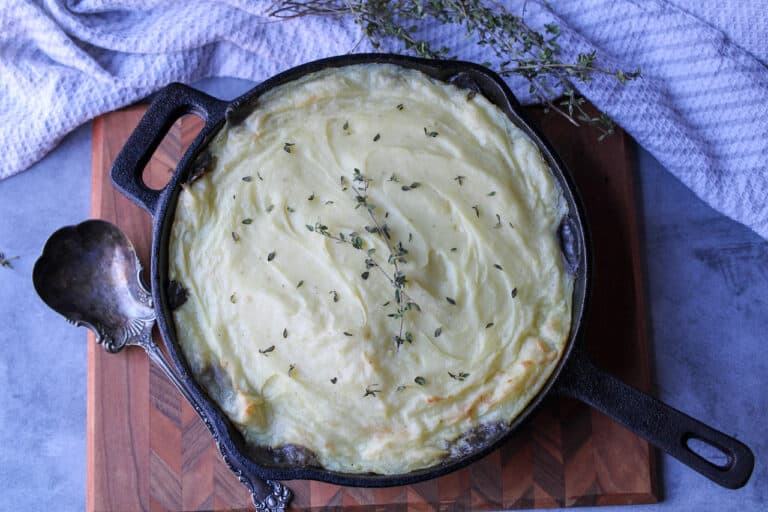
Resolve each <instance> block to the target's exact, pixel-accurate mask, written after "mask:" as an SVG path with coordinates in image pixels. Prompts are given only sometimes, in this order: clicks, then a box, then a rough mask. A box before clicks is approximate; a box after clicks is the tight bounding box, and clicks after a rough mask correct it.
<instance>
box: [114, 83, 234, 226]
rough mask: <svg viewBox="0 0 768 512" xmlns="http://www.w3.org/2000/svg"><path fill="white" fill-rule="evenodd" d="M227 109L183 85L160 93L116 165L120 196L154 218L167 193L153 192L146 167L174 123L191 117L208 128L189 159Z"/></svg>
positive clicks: (195, 142) (193, 145) (126, 144)
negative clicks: (199, 119)
mask: <svg viewBox="0 0 768 512" xmlns="http://www.w3.org/2000/svg"><path fill="white" fill-rule="evenodd" d="M227 105H228V103H227V102H226V101H222V100H220V99H217V98H214V97H213V96H209V95H207V94H205V93H203V92H200V91H198V90H197V89H193V88H192V87H188V86H186V85H184V84H180V83H172V84H170V85H168V86H167V87H165V88H163V89H162V90H160V92H159V93H158V94H157V96H156V97H155V99H154V100H153V101H152V104H151V105H150V106H149V108H148V109H147V111H146V112H145V113H144V116H143V117H142V118H141V121H139V124H138V125H137V126H136V128H135V129H134V130H133V133H131V136H130V137H129V138H128V141H127V142H126V143H125V146H123V149H122V150H121V151H120V154H118V155H117V158H116V159H115V163H114V164H112V170H111V176H112V183H113V184H114V185H115V187H116V188H117V189H118V190H119V191H120V192H122V193H123V194H125V195H126V196H128V197H129V198H130V199H131V200H132V201H133V202H135V203H136V204H138V205H139V206H141V207H142V208H144V209H145V210H146V211H147V212H149V214H150V215H153V216H154V213H155V209H156V208H157V202H158V200H159V199H160V195H161V193H162V192H163V190H164V189H161V190H153V189H151V188H149V187H148V186H147V184H146V183H144V180H143V179H142V173H143V172H144V167H145V166H146V165H147V162H149V159H150V157H151V156H152V153H154V152H155V149H157V146H158V145H160V141H162V140H163V137H165V135H166V133H168V130H170V128H171V126H173V123H175V122H176V120H177V119H179V118H180V117H181V116H183V115H185V114H190V113H191V114H195V115H197V116H199V117H201V118H202V119H203V120H204V121H205V126H204V127H203V129H202V130H201V131H200V133H199V134H198V135H197V137H196V138H195V140H194V142H192V144H191V145H190V149H189V150H187V154H186V155H185V156H184V158H187V157H188V156H189V153H190V150H192V149H194V148H195V147H197V145H198V144H199V143H200V142H201V141H202V140H203V139H204V138H205V137H206V136H207V135H208V134H209V133H210V131H211V129H212V128H214V127H215V126H216V124H218V122H219V121H221V119H222V118H223V117H224V112H225V110H226V107H227ZM183 160H184V159H182V161H183Z"/></svg>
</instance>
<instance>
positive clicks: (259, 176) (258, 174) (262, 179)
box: [256, 172, 264, 181]
mask: <svg viewBox="0 0 768 512" xmlns="http://www.w3.org/2000/svg"><path fill="white" fill-rule="evenodd" d="M256 177H257V178H259V181H264V178H262V177H261V173H260V172H257V173H256Z"/></svg>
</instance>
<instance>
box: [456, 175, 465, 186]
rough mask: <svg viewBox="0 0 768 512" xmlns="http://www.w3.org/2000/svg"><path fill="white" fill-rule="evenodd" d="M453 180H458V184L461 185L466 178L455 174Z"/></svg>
mask: <svg viewBox="0 0 768 512" xmlns="http://www.w3.org/2000/svg"><path fill="white" fill-rule="evenodd" d="M453 179H454V181H456V182H458V184H459V186H462V185H463V184H464V180H465V179H467V177H466V176H456V177H455V178H453Z"/></svg>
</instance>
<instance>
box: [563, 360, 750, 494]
mask: <svg viewBox="0 0 768 512" xmlns="http://www.w3.org/2000/svg"><path fill="white" fill-rule="evenodd" d="M557 390H558V391H559V392H560V393H562V394H564V395H567V396H570V397H572V398H576V399H578V400H580V401H582V402H585V403H587V404H589V405H591V406H592V407H594V408H595V409H597V410H598V411H601V412H603V413H605V414H607V415H608V416H610V417H611V418H613V419H615V420H616V421H618V422H619V423H621V424H622V425H624V426H625V427H627V428H628V429H629V430H631V431H633V432H635V433H636V434H638V435H640V436H642V437H644V438H645V439H646V440H648V441H649V442H650V443H651V444H653V445H655V446H656V447H658V448H661V449H662V450H664V451H665V452H667V453H668V454H670V455H671V456H673V457H675V458H676V459H678V460H679V461H680V462H682V463H683V464H686V465H688V466H690V467H691V468H693V469H694V470H696V471H698V472H699V473H701V474H702V475H704V476H705V477H707V478H709V479H710V480H712V481H713V482H715V483H717V484H719V485H722V486H723V487H727V488H729V489H738V488H740V487H742V486H744V484H746V483H747V481H748V480H749V477H750V475H751V474H752V469H753V468H754V464H755V458H754V455H753V454H752V451H751V450H750V449H749V448H748V447H747V446H746V445H745V444H744V443H742V442H740V441H738V440H736V439H734V438H733V437H730V436H728V435H726V434H724V433H722V432H720V431H718V430H715V429H713V428H711V427H709V426H707V425H705V424H703V423H701V422H700V421H698V420H696V419H694V418H691V417H690V416H688V415H687V414H685V413H683V412H680V411H678V410H677V409H675V408H673V407H670V406H668V405H666V404H664V403H662V402H660V401H659V400H657V399H655V398H653V397H652V396H650V395H648V394H646V393H644V392H642V391H640V390H638V389H635V388H633V387H631V386H629V385H627V384H625V383H623V382H621V381H620V380H619V379H617V378H615V377H613V376H612V375H610V374H608V373H606V372H604V371H603V370H600V369H599V368H597V367H596V366H595V365H594V364H593V363H592V361H591V360H590V359H589V357H588V356H587V355H586V353H585V352H584V351H583V350H575V351H574V352H573V353H572V355H571V358H570V360H569V361H568V364H567V365H566V366H565V368H564V369H563V372H562V373H561V374H560V377H559V379H558V384H557ZM691 440H696V441H698V442H703V443H705V444H708V445H710V446H711V447H714V448H715V449H716V450H718V451H720V452H722V453H723V454H725V456H726V457H727V462H725V463H724V464H722V465H719V464H715V463H713V462H710V461H708V460H707V459H705V458H704V457H702V456H701V455H698V454H697V453H696V452H694V451H693V450H691V448H690V447H689V445H688V442H689V441H691Z"/></svg>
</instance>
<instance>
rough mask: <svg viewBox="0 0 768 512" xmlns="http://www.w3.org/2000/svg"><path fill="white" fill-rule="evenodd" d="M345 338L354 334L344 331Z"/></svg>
mask: <svg viewBox="0 0 768 512" xmlns="http://www.w3.org/2000/svg"><path fill="white" fill-rule="evenodd" d="M344 336H353V334H352V333H351V332H349V331H344Z"/></svg>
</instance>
